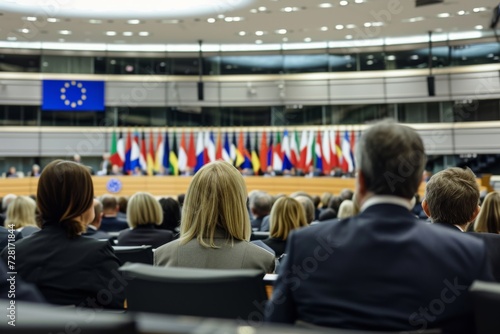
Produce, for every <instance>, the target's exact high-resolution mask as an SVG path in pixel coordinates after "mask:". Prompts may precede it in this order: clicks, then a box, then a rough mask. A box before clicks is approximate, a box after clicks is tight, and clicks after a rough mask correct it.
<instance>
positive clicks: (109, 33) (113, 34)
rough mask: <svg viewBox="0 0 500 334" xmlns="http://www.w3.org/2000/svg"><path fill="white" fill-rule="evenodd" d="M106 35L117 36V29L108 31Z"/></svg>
mask: <svg viewBox="0 0 500 334" xmlns="http://www.w3.org/2000/svg"><path fill="white" fill-rule="evenodd" d="M106 36H116V31H106Z"/></svg>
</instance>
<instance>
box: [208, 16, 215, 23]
mask: <svg viewBox="0 0 500 334" xmlns="http://www.w3.org/2000/svg"><path fill="white" fill-rule="evenodd" d="M207 22H208V23H215V19H214V18H213V17H210V18H208V19H207Z"/></svg>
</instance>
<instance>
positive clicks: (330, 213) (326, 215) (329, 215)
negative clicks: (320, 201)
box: [318, 208, 337, 222]
mask: <svg viewBox="0 0 500 334" xmlns="http://www.w3.org/2000/svg"><path fill="white" fill-rule="evenodd" d="M335 218H337V213H336V212H335V211H334V210H333V209H331V208H326V209H324V210H323V211H322V212H321V213H320V214H319V219H318V221H320V222H323V221H327V220H333V219H335Z"/></svg>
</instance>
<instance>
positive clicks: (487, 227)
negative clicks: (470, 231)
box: [474, 191, 500, 234]
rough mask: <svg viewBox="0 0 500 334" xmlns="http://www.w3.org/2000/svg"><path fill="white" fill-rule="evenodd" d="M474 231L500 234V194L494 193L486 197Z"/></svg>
mask: <svg viewBox="0 0 500 334" xmlns="http://www.w3.org/2000/svg"><path fill="white" fill-rule="evenodd" d="M474 231H475V232H481V233H495V234H498V233H499V232H500V193H498V192H496V191H493V192H491V193H489V194H488V195H486V197H485V198H484V201H483V204H482V205H481V211H480V212H479V215H478V216H477V218H476V222H475V223H474Z"/></svg>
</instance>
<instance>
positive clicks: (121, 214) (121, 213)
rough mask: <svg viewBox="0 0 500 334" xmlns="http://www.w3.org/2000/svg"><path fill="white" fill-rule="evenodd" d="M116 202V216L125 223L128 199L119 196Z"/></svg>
mask: <svg viewBox="0 0 500 334" xmlns="http://www.w3.org/2000/svg"><path fill="white" fill-rule="evenodd" d="M117 201H118V207H119V209H118V214H117V215H116V216H117V217H118V218H119V219H121V220H124V221H127V204H128V198H127V197H125V196H120V197H118V199H117Z"/></svg>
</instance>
